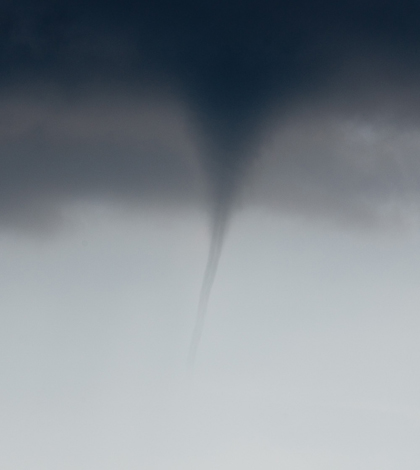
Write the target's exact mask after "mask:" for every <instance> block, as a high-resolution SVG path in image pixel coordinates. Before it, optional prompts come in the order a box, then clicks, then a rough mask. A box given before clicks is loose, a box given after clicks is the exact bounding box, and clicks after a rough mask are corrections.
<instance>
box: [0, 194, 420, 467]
mask: <svg viewBox="0 0 420 470" xmlns="http://www.w3.org/2000/svg"><path fill="white" fill-rule="evenodd" d="M67 216H68V229H67V230H66V231H65V232H61V233H60V234H59V235H55V236H51V237H49V238H45V237H44V236H41V237H33V236H27V235H22V234H20V235H16V234H10V233H9V234H3V235H2V237H1V241H0V247H1V253H2V267H3V268H2V283H1V285H2V292H1V310H2V312H3V313H2V329H1V341H0V344H1V369H2V373H1V390H2V399H1V414H2V422H1V426H0V429H1V434H2V435H1V440H2V453H1V456H0V462H1V466H2V468H5V469H7V470H9V469H13V470H14V469H26V468H28V469H29V468H31V469H38V468H39V469H54V468H57V467H60V468H64V469H67V468H68V469H75V468H78V469H79V468H81V469H85V468H86V469H103V468H105V469H116V468H122V467H123V468H138V467H139V466H140V467H146V468H150V469H156V470H160V469H167V468H174V469H178V468H179V469H181V468H187V469H195V468H200V469H201V468H202V469H207V468H208V469H210V468H215V467H217V468H222V469H229V470H231V469H242V468H246V469H260V468H264V469H274V468H279V467H285V468H291V469H304V470H306V469H308V470H309V469H310V470H312V469H318V468H319V469H325V468H331V469H336V468H340V469H341V468H343V469H347V468H348V469H352V468H360V469H369V470H370V469H372V468H381V469H382V468H383V469H388V468H389V469H393V468H395V467H399V468H404V469H414V468H416V467H417V466H418V464H419V462H420V455H419V451H418V439H419V437H420V436H419V434H420V409H419V406H418V391H419V387H420V380H419V378H418V374H416V370H417V365H418V361H419V358H420V347H419V344H418V334H419V329H420V321H419V318H418V314H417V312H418V302H419V295H418V282H417V280H418V272H419V266H420V258H419V256H418V255H417V254H416V253H418V250H417V249H416V248H417V246H418V243H419V236H418V231H417V230H412V231H411V232H408V231H407V232H405V233H403V234H401V233H395V232H394V233H392V234H390V233H383V232H378V231H376V232H374V231H363V230H348V229H345V228H342V227H340V228H337V227H331V225H327V224H325V223H319V222H318V223H313V222H308V220H306V219H305V218H299V217H290V216H289V217H286V216H279V215H274V214H273V213H272V212H266V211H262V210H250V209H247V210H243V211H241V212H240V213H238V214H237V215H236V216H235V218H234V220H233V221H232V224H231V230H230V231H229V235H228V237H227V239H226V244H225V249H224V253H223V256H222V258H221V263H220V266H219V272H218V275H217V277H216V282H215V285H214V290H213V293H212V297H211V300H210V305H209V311H208V318H207V324H206V328H205V330H204V335H203V340H202V343H201V345H200V349H199V354H198V357H197V362H196V367H195V371H194V374H193V375H191V373H190V372H189V371H188V370H187V368H186V356H187V351H188V344H189V341H190V334H191V329H192V324H193V321H194V316H195V313H196V304H197V301H198V299H197V297H198V291H199V287H200V283H201V276H202V272H203V266H204V262H205V258H206V254H207V249H208V243H209V233H208V223H207V221H206V218H205V217H204V216H203V214H201V213H200V212H197V211H193V210H190V211H184V212H179V213H175V212H172V211H170V212H168V211H166V212H165V211H157V210H153V211H140V212H139V211H136V212H133V211H130V210H122V209H121V207H115V206H114V207H112V206H110V205H109V204H102V203H97V204H90V205H86V204H82V205H74V206H72V207H69V208H68V209H67ZM70 221H71V223H70Z"/></svg>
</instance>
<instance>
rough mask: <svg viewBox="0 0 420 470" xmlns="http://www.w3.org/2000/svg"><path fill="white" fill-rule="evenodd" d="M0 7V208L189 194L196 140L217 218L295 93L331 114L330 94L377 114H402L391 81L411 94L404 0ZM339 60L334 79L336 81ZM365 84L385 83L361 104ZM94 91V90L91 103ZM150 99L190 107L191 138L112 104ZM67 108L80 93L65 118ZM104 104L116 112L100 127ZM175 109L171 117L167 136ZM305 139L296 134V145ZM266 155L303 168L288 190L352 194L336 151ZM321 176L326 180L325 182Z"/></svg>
mask: <svg viewBox="0 0 420 470" xmlns="http://www.w3.org/2000/svg"><path fill="white" fill-rule="evenodd" d="M0 13H1V14H0V71H1V74H0V80H1V96H2V124H1V126H2V127H1V143H0V145H1V151H2V156H1V157H0V158H1V159H0V165H1V176H0V178H1V193H2V200H3V201H4V202H3V203H2V207H3V211H2V212H3V213H6V212H7V208H8V207H14V206H16V207H18V206H19V205H24V204H27V203H28V201H30V200H31V199H33V198H34V197H38V196H40V197H42V198H44V199H46V200H47V199H48V198H49V197H51V198H55V197H56V196H57V195H60V194H63V195H66V197H67V196H69V197H76V198H78V197H84V196H85V195H92V194H95V193H97V194H99V195H102V194H106V195H110V194H115V195H117V196H124V195H126V194H127V193H132V194H137V195H138V196H140V197H141V198H143V199H144V200H147V199H148V198H149V197H152V198H153V197H155V196H157V195H159V199H166V200H168V201H169V200H174V199H178V198H179V200H180V201H182V200H183V199H185V198H186V199H188V198H194V197H195V195H194V194H193V193H194V191H192V190H191V187H192V186H194V183H191V181H192V180H194V178H196V174H195V173H194V171H195V170H194V165H192V166H191V165H190V164H187V163H185V158H184V156H183V155H182V154H183V152H184V147H185V145H187V146H188V145H189V144H186V142H187V141H189V139H190V141H195V142H196V143H197V142H201V144H202V149H201V151H200V154H201V157H200V158H201V165H202V168H203V169H204V171H205V172H206V174H207V177H208V180H209V182H210V184H211V187H212V188H213V189H212V192H213V196H212V197H213V200H214V202H215V205H216V211H217V210H219V211H220V212H222V213H227V212H228V211H226V210H220V205H226V204H227V205H229V204H230V203H231V199H232V197H233V193H234V192H235V190H236V187H237V185H238V180H240V179H241V177H242V174H243V173H244V172H245V170H246V169H247V167H248V166H249V162H250V161H251V160H252V159H253V158H254V157H255V156H256V155H257V153H258V146H259V143H258V142H259V141H258V139H259V136H260V134H261V130H262V128H263V127H264V126H265V125H266V124H267V119H268V117H267V116H280V117H281V116H287V112H289V111H290V109H293V106H295V103H298V105H299V106H300V107H301V108H305V105H307V106H309V107H310V106H312V105H313V103H314V102H317V100H318V102H319V101H321V102H322V100H323V99H324V97H325V100H327V101H328V100H329V99H332V100H333V101H334V102H335V105H334V106H335V107H338V108H340V103H341V102H343V101H344V102H345V105H343V107H342V108H343V110H344V111H342V114H343V112H344V113H348V114H349V115H351V116H362V117H366V115H365V114H366V113H365V114H364V111H365V110H367V111H366V112H367V114H369V112H370V110H371V109H373V110H374V111H373V114H375V112H377V110H378V109H379V111H381V112H385V113H386V112H387V109H388V108H389V109H391V110H393V112H394V111H395V110H397V111H396V112H397V115H400V114H401V109H403V114H404V113H405V109H406V106H405V101H407V100H410V99H411V98H410V96H411V95H410V93H411V91H410V93H408V94H407V95H404V94H402V95H401V94H398V93H396V92H395V90H400V89H402V88H404V87H406V88H407V89H409V90H415V88H416V86H417V84H418V81H417V75H418V69H419V65H420V59H419V57H418V50H419V46H420V5H419V4H418V3H417V2H411V1H402V2H396V1H390V0H389V1H383V0H381V1H379V0H377V1H368V2H362V1H343V2H332V1H293V2H277V1H268V0H259V1H256V0H252V1H251V0H248V1H246V0H242V1H233V0H230V1H215V0H212V1H204V0H203V1H186V0H183V1H179V2H169V1H164V0H153V1H151V0H143V1H141V2H127V1H119V2H116V1H115V2H114V1H108V2H106V1H92V0H87V1H83V2H82V1H80V2H79V1H71V2H62V1H60V2H54V1H44V2H36V3H34V2H29V1H27V2H25V1H19V2H2V5H1V8H0ZM376 63H378V64H379V63H380V64H384V65H381V66H379V65H378V66H376V65H375V64H376ZM346 64H347V65H346ZM340 70H344V71H345V72H343V75H344V76H345V77H344V78H345V79H341V80H336V77H337V74H339V71H340ZM397 70H402V71H404V72H401V73H398V72H397ZM375 82H378V83H384V84H387V83H389V84H390V90H391V91H390V92H388V91H385V93H384V94H383V96H382V97H381V96H380V95H376V98H377V99H376V101H375V99H373V104H372V98H371V91H372V90H374V91H376V88H375V85H374V86H372V83H374V84H375ZM407 83H408V84H407ZM37 88H39V89H43V90H54V93H56V95H57V98H56V102H57V103H58V106H59V107H60V112H59V113H58V114H59V115H58V116H57V115H56V114H54V113H55V111H54V112H49V114H48V112H47V113H46V112H45V109H44V111H42V109H43V107H44V108H45V105H44V104H43V98H42V92H41V93H40V96H41V97H39V96H38V101H37V102H38V105H37V106H38V108H39V109H38V110H34V109H33V103H31V99H29V98H27V96H28V95H29V94H30V93H36V91H35V92H34V90H37ZM95 88H101V89H103V90H108V92H104V93H103V94H102V96H99V95H97V96H96V101H95V100H92V99H91V100H90V101H89V99H87V97H90V93H91V92H90V91H89V90H94V89H95ZM28 90H30V92H28ZM115 90H118V93H119V94H120V96H124V98H123V99H122V102H123V105H117V108H118V109H119V110H117V111H116V110H115V109H113V108H112V106H108V107H107V106H106V103H107V102H108V101H109V100H111V101H112V99H114V98H112V97H113V96H114V94H115V93H114V91H115ZM411 94H412V93H411ZM149 95H153V96H154V97H156V96H157V97H159V99H158V100H157V101H158V102H159V101H162V100H164V99H165V97H169V96H170V97H171V99H172V98H173V99H174V100H178V101H179V102H182V103H183V104H184V111H185V110H188V112H189V113H190V114H189V116H190V117H189V123H190V127H189V132H190V134H188V132H186V133H184V134H182V132H184V131H179V134H178V137H177V138H178V139H181V140H182V141H183V144H182V145H175V146H174V145H173V142H172V141H171V142H167V143H165V138H164V135H165V130H163V128H164V127H165V126H162V132H161V133H160V134H159V135H154V136H153V138H150V137H148V136H147V132H148V131H147V129H148V127H147V125H146V123H147V121H148V118H146V119H145V120H144V122H139V121H138V120H136V119H137V118H136V117H135V116H133V114H132V115H131V118H130V116H129V117H127V115H126V114H124V113H125V111H124V112H123V111H121V107H122V106H126V107H127V108H128V109H129V112H128V115H130V112H131V111H130V109H132V97H133V96H135V97H137V98H135V99H134V102H135V103H137V102H138V103H139V107H140V108H141V106H142V104H141V102H142V99H143V98H144V97H149ZM389 96H394V97H397V99H396V103H391V104H389V100H388V98H389ZM139 97H140V98H139ZM331 97H332V98H331ZM48 99H49V98H48ZM48 99H46V101H47V105H48ZM86 99H87V101H88V103H87V104H86V103H85V100H86ZM7 100H9V107H7V106H5V104H4V103H5V101H7ZM13 100H14V101H13ZM124 100H125V101H124ZM136 100H137V101H136ZM168 100H169V99H168ZM52 101H54V99H53V100H52ZM114 102H115V99H114ZM168 102H169V101H168ZM74 103H79V111H77V112H76V113H75V112H74ZM52 106H53V107H54V106H57V105H56V103H55V104H54V103H53V105H52ZM47 107H48V106H47ZM92 107H93V108H95V109H96V115H95V113H92V112H91V110H92ZM387 107H388V108H387ZM321 108H322V107H321ZM184 111H180V114H181V115H182V113H183V112H184ZM412 111H413V110H412ZM31 113H32V114H31ZM77 113H79V114H77ZM119 113H120V114H119ZM121 113H122V114H123V115H125V116H126V117H125V118H122V116H121ZM104 114H107V115H108V116H110V115H113V116H114V118H110V120H109V121H108V124H104V122H103V121H104V118H103V115H104ZM134 114H135V113H134ZM413 114H414V115H416V114H417V111H416V110H414V111H413ZM28 115H31V119H29V121H30V124H28V125H27V127H26V128H24V127H21V128H20V131H19V132H18V131H14V130H13V129H14V127H13V126H15V124H14V123H15V122H16V121H19V123H21V122H25V119H26V120H27V117H25V116H28ZM76 115H77V116H76ZM164 115H165V112H163V114H162V115H161V117H159V118H158V119H157V121H159V120H160V119H162V120H163V121H164V118H163V117H162V116H164ZM72 116H73V117H72ZM86 116H88V117H87V118H86ZM72 119H73V120H74V119H78V120H79V122H80V123H85V124H81V125H80V128H83V129H84V132H82V133H81V131H80V129H76V130H74V127H72V126H71V125H70V123H69V121H71V120H72ZM119 119H122V120H123V122H125V124H124V126H121V125H118V122H119ZM124 119H125V121H124ZM130 119H131V121H130ZM179 119H183V118H179V117H176V116H175V117H174V120H173V121H172V123H171V124H169V125H167V126H166V131H167V132H171V131H170V130H169V129H171V127H173V122H176V121H177V120H179ZM368 119H369V118H368ZM408 120H409V122H410V123H411V118H410V119H408ZM87 121H88V122H87ZM60 122H61V126H62V127H65V128H66V133H65V135H64V134H63V133H61V134H60V131H59V129H58V124H57V123H60ZM129 122H130V124H129ZM95 123H96V124H95ZM95 126H96V127H95ZM101 126H102V131H101V132H99V133H98V132H96V131H95V129H98V128H100V127H101ZM125 126H128V127H130V126H131V127H133V126H134V127H135V126H137V129H138V133H139V134H141V135H142V138H138V137H136V138H134V139H133V138H132V137H130V136H127V135H126V134H124V132H123V130H122V129H123V128H124V127H125ZM18 127H19V126H18ZM113 128H117V130H115V129H113ZM286 128H287V126H286ZM72 129H73V130H74V134H72ZM106 129H108V131H106ZM95 132H96V133H95ZM304 132H305V129H303V133H304ZM133 133H134V134H135V131H133ZM280 134H281V132H280ZM324 134H325V136H324V138H325V139H326V140H328V138H329V137H328V135H327V133H325V132H324ZM197 135H198V137H197ZM180 136H181V137H180ZM304 137H305V136H304V135H300V136H297V144H298V145H297V148H299V145H300V144H299V142H300V141H301V140H302V138H304ZM169 140H170V139H169ZM162 142H163V144H162ZM183 146H184V147H183ZM280 150H281V151H282V152H283V153H284V155H280V156H278V157H277V158H278V160H279V161H280V163H281V164H280V166H282V165H283V166H285V168H286V169H287V168H288V167H292V171H291V173H293V174H301V175H309V176H308V178H306V177H303V178H302V179H301V184H302V187H303V186H305V185H306V187H308V185H309V186H310V185H311V184H315V185H319V186H320V187H321V188H322V189H325V188H327V190H328V188H329V190H330V192H331V194H332V198H334V197H335V193H336V192H337V188H335V187H334V185H338V186H341V187H343V186H346V185H347V186H348V190H347V192H346V198H348V197H350V198H351V197H352V196H353V195H354V194H357V192H358V184H359V182H358V174H357V172H356V173H355V174H354V177H353V178H350V179H348V178H347V175H348V172H347V173H346V171H342V172H340V171H338V172H335V173H334V171H335V170H334V168H336V167H337V165H338V163H337V162H339V161H340V158H336V156H335V155H334V154H333V153H334V149H332V150H331V149H330V150H331V152H332V154H331V155H330V156H328V157H327V156H325V155H323V150H322V149H318V150H319V151H316V152H314V151H312V150H307V152H306V154H305V156H304V155H303V154H302V152H301V151H295V150H293V151H290V149H289V152H288V153H287V152H285V148H281V149H280ZM286 150H287V149H286ZM348 158H350V159H351V158H352V157H351V156H350V155H348ZM187 160H188V159H187ZM355 171H356V170H355ZM281 172H282V171H280V173H281ZM283 173H284V172H283ZM285 174H287V173H285ZM313 174H314V175H315V177H314V178H313V177H312V176H311V175H313ZM331 174H334V175H335V176H334V178H336V179H334V178H333V181H336V183H331V184H327V185H325V184H324V183H323V181H324V180H327V181H330V180H329V178H330V175H331ZM194 175H195V176H194ZM316 175H321V176H319V177H316ZM337 175H339V177H337ZM391 178H392V176H391ZM308 179H309V182H308V181H307V180H308ZM340 180H342V182H340ZM379 180H380V179H379ZM379 180H378V181H379ZM279 183H283V181H282V179H280V180H279ZM381 184H382V183H380V181H379V183H377V185H379V186H381ZM283 186H286V188H287V184H285V185H283ZM296 186H297V187H298V186H299V178H297V182H296ZM385 186H386V185H385ZM381 187H382V186H381ZM284 191H286V190H284V189H283V187H282V189H281V190H280V195H281V196H282V197H285V198H286V199H287V197H292V198H295V197H296V198H298V199H299V197H300V196H299V194H300V193H299V188H298V189H297V190H296V191H294V192H293V191H292V192H291V193H287V194H283V193H284ZM373 191H374V190H373ZM303 192H304V190H303ZM378 194H379V196H380V194H381V191H379V192H378ZM327 199H328V198H327ZM343 200H344V199H343ZM22 207H23V206H22ZM218 207H219V209H217V208H218Z"/></svg>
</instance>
